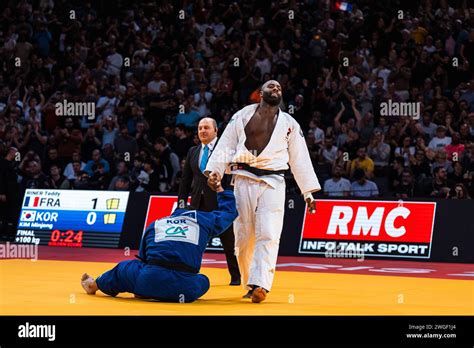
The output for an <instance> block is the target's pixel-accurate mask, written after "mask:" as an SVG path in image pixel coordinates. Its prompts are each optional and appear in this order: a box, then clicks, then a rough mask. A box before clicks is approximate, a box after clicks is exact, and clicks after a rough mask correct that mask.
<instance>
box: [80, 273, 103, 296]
mask: <svg viewBox="0 0 474 348" xmlns="http://www.w3.org/2000/svg"><path fill="white" fill-rule="evenodd" d="M81 285H82V287H83V288H84V290H85V291H86V292H87V293H88V294H89V295H95V292H96V291H97V290H99V288H98V287H97V283H96V282H95V279H94V278H92V277H91V276H90V275H88V274H87V273H84V274H83V275H82V278H81Z"/></svg>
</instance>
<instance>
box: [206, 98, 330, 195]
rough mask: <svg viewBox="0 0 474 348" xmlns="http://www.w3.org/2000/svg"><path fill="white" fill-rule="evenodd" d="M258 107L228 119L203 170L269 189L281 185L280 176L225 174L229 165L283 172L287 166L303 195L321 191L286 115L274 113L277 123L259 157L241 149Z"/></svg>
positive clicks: (301, 137) (296, 129) (297, 128)
mask: <svg viewBox="0 0 474 348" xmlns="http://www.w3.org/2000/svg"><path fill="white" fill-rule="evenodd" d="M257 106H258V104H252V105H248V106H246V107H244V108H242V109H241V110H239V111H238V112H236V113H235V114H234V116H232V119H231V120H230V121H229V123H228V125H227V127H226V129H225V131H224V133H223V134H222V137H221V138H220V139H219V142H218V143H217V145H216V147H215V148H214V151H213V152H212V155H211V157H210V158H209V161H208V163H207V166H206V170H205V173H206V172H213V171H215V172H217V173H219V174H220V175H221V177H222V176H223V174H224V171H226V169H227V171H226V172H227V173H232V174H238V175H243V176H247V177H250V178H252V179H255V180H262V181H264V182H266V183H267V184H268V185H270V186H271V187H273V188H275V187H276V186H277V185H279V184H281V183H283V182H284V180H285V179H284V178H283V177H282V176H281V175H266V176H262V177H259V176H256V175H255V174H252V173H249V172H247V171H246V170H235V171H232V172H230V171H229V170H228V165H229V163H232V162H240V163H248V164H249V165H251V166H252V167H256V168H260V169H269V170H282V169H284V170H286V169H288V164H289V165H290V168H291V172H292V173H293V175H294V177H295V180H296V183H297V184H298V186H299V188H300V190H301V192H302V193H303V194H305V193H309V192H316V191H319V190H321V185H320V184H319V181H318V178H317V176H316V173H315V172H314V169H313V166H312V164H311V159H310V157H309V152H308V147H307V145H306V141H305V138H304V135H303V131H302V130H301V127H300V125H299V124H298V122H296V120H295V119H294V118H293V117H291V116H290V115H289V114H287V113H286V112H283V111H281V110H279V111H278V119H277V123H276V125H275V129H274V130H273V134H272V135H271V138H270V141H269V143H268V145H267V146H266V147H265V149H264V150H263V151H262V152H261V153H260V155H258V156H255V154H252V153H251V152H250V151H249V150H248V149H247V148H246V147H245V140H246V135H245V126H246V125H247V123H248V122H249V121H250V119H251V118H252V116H253V115H254V113H255V110H256V109H257Z"/></svg>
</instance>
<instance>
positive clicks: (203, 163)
mask: <svg viewBox="0 0 474 348" xmlns="http://www.w3.org/2000/svg"><path fill="white" fill-rule="evenodd" d="M208 159H209V147H208V146H207V145H206V146H204V149H203V151H202V158H201V163H200V164H199V169H200V170H201V172H204V170H205V169H206V165H207V160H208Z"/></svg>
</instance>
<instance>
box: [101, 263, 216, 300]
mask: <svg viewBox="0 0 474 348" xmlns="http://www.w3.org/2000/svg"><path fill="white" fill-rule="evenodd" d="M96 282H97V286H98V287H99V290H100V291H102V292H103V293H105V294H107V295H110V296H117V295H118V294H119V293H120V292H130V293H133V294H135V295H138V296H142V297H148V298H153V299H157V300H161V301H166V302H193V301H195V300H197V299H198V298H199V297H201V296H202V295H204V294H205V293H206V292H207V291H208V290H209V286H210V284H209V278H207V277H206V276H205V275H204V274H194V273H188V272H182V271H176V270H170V269H168V268H164V267H161V266H156V265H147V264H145V263H143V262H141V261H138V260H129V261H122V262H120V263H119V264H117V266H115V267H114V268H113V269H111V270H110V271H107V272H105V273H104V274H102V275H101V276H99V277H98V278H97V279H96Z"/></svg>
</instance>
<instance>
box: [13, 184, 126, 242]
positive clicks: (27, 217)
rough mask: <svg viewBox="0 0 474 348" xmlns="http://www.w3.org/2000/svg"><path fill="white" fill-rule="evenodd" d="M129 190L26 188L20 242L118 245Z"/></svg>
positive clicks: (21, 216) (19, 224) (18, 233)
mask: <svg viewBox="0 0 474 348" xmlns="http://www.w3.org/2000/svg"><path fill="white" fill-rule="evenodd" d="M128 197H129V193H128V192H122V191H80V190H37V189H28V190H26V193H25V196H24V198H23V204H22V207H21V213H20V219H19V220H18V229H17V235H16V242H17V243H28V244H30V243H32V244H40V245H49V246H58V247H62V246H64V247H83V246H85V247H109V248H116V247H118V244H119V240H120V234H121V233H122V226H123V221H124V218H125V211H126V209H127V203H128Z"/></svg>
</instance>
